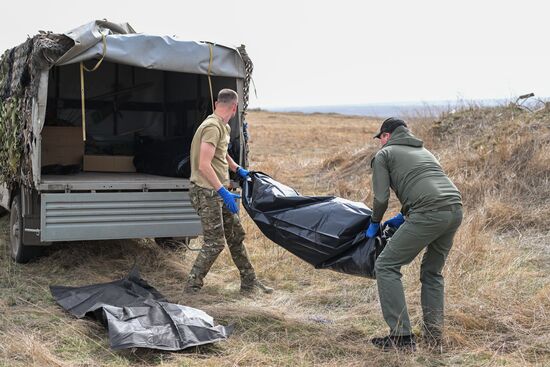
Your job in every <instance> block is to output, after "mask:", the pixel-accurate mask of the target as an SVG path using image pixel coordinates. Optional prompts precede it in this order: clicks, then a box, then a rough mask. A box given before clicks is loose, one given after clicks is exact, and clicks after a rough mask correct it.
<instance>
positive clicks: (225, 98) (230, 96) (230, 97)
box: [218, 88, 239, 104]
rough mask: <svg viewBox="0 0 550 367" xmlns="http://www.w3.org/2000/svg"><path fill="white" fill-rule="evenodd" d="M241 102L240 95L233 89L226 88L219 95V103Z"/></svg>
mask: <svg viewBox="0 0 550 367" xmlns="http://www.w3.org/2000/svg"><path fill="white" fill-rule="evenodd" d="M238 100H239V95H238V94H237V92H235V91H234V90H233V89H229V88H225V89H222V90H220V92H219V93H218V103H223V104H231V103H236V102H237V101H238Z"/></svg>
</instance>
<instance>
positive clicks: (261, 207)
mask: <svg viewBox="0 0 550 367" xmlns="http://www.w3.org/2000/svg"><path fill="white" fill-rule="evenodd" d="M242 200H243V205H244V207H245V209H246V211H247V212H248V214H249V215H250V217H251V218H252V220H254V222H255V223H256V225H257V226H258V227H259V228H260V230H261V231H262V233H263V234H264V235H265V236H266V237H268V238H269V239H270V240H271V241H273V242H275V243H276V244H278V245H279V246H281V247H283V248H285V249H286V250H288V251H290V252H292V253H293V254H294V255H296V256H298V257H299V258H300V259H302V260H304V261H306V262H308V263H310V264H312V265H313V266H315V268H317V269H331V270H335V271H338V272H341V273H346V274H351V275H359V276H364V277H368V278H373V279H374V278H375V271H374V263H375V261H376V258H377V257H378V255H379V254H380V253H381V252H382V250H383V249H384V246H385V244H386V241H387V239H388V238H389V237H391V234H392V233H391V231H390V230H389V229H388V230H384V231H383V234H381V235H379V236H378V237H375V238H371V239H367V238H366V237H365V233H364V231H365V229H366V228H367V227H368V225H369V223H370V216H371V213H372V211H371V210H370V209H369V208H368V207H367V206H365V205H364V204H363V203H358V202H353V201H349V200H346V199H342V198H339V197H334V196H302V195H300V194H299V193H298V192H297V191H296V190H294V189H292V188H290V187H288V186H285V185H283V184H281V183H279V182H277V181H275V180H274V179H273V178H271V177H269V176H268V175H266V174H263V173H261V172H251V174H250V177H249V178H248V179H247V180H245V181H244V182H243V192H242Z"/></svg>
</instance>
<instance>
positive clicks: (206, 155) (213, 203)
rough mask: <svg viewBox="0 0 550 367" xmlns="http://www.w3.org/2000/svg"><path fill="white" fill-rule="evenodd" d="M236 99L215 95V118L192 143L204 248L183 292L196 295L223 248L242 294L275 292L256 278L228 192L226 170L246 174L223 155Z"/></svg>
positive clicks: (193, 191) (228, 93)
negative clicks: (231, 264)
mask: <svg viewBox="0 0 550 367" xmlns="http://www.w3.org/2000/svg"><path fill="white" fill-rule="evenodd" d="M237 106H238V95H237V93H236V92H235V91H233V90H231V89H222V90H221V91H220V92H219V94H218V99H217V101H216V105H215V110H214V113H213V114H212V115H210V116H208V117H207V118H206V120H204V121H203V122H202V124H201V125H200V126H199V128H198V129H197V131H196V132H195V135H194V137H193V141H192V143H191V178H190V181H191V188H190V197H191V203H192V205H193V207H194V208H195V210H196V211H197V213H198V214H199V216H200V218H201V224H202V229H203V237H204V245H203V247H202V249H201V251H200V253H199V255H198V256H197V259H196V260H195V264H194V265H193V268H192V269H191V272H190V273H189V277H188V279H187V284H186V286H185V292H187V293H195V292H198V291H199V290H200V289H201V288H202V286H203V279H204V277H205V276H206V274H207V273H208V271H209V270H210V268H211V267H212V265H213V264H214V262H215V261H216V259H217V257H218V255H219V254H220V253H221V252H222V250H223V248H224V246H225V243H226V242H227V246H228V247H229V251H230V253H231V257H232V259H233V262H234V263H235V265H236V266H237V268H238V269H239V272H240V276H241V292H242V293H244V294H250V293H252V292H254V291H255V290H261V291H263V292H264V293H271V292H273V289H272V288H269V287H266V286H265V285H263V284H262V283H261V282H260V281H259V280H258V279H257V278H256V273H255V272H254V268H253V267H252V264H251V263H250V260H249V258H248V254H247V252H246V248H245V247H244V244H243V240H244V237H245V233H244V229H243V227H242V225H241V222H240V219H239V216H238V215H237V213H238V210H239V207H238V204H237V203H236V201H235V200H236V199H237V198H240V196H239V195H236V194H233V193H231V192H229V191H228V190H227V189H226V186H228V185H229V169H231V171H233V172H236V173H237V174H238V175H239V176H240V177H241V178H246V176H248V171H247V170H245V169H243V168H242V167H239V166H238V165H237V164H236V163H235V162H234V161H233V159H232V158H231V157H230V156H229V154H228V153H227V147H228V144H229V138H230V129H231V128H230V126H229V121H230V120H231V119H232V118H233V117H234V116H235V114H236V112H237Z"/></svg>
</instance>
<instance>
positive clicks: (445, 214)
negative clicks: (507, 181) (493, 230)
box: [375, 205, 462, 339]
mask: <svg viewBox="0 0 550 367" xmlns="http://www.w3.org/2000/svg"><path fill="white" fill-rule="evenodd" d="M443 209H446V210H438V211H428V212H423V213H411V214H410V215H408V216H407V218H406V219H405V222H404V223H403V224H402V225H401V227H399V229H398V230H397V231H396V232H395V234H394V235H393V236H392V238H391V239H390V240H389V241H388V243H387V245H386V247H385V248H384V250H383V251H382V253H381V254H380V256H379V257H378V259H377V260H376V265H375V271H376V280H377V285H378V294H379V297H380V305H381V307H382V314H383V316H384V319H385V320H386V323H387V324H388V325H389V327H390V335H411V334H412V330H411V323H410V320H409V313H408V311H407V303H406V301H405V293H404V291H403V284H402V282H401V277H402V274H401V267H402V266H403V265H407V264H410V263H411V262H412V261H413V260H414V258H415V257H416V256H418V254H419V253H420V252H421V251H422V250H423V249H426V251H425V252H424V256H423V258H422V265H421V267H420V282H421V283H422V290H421V303H422V311H423V319H424V325H423V328H424V333H425V334H426V333H428V334H429V335H428V336H431V337H434V338H436V339H439V338H441V336H442V331H443V315H444V282H443V275H442V274H441V272H442V270H443V266H444V265H445V260H446V259H447V255H448V254H449V251H450V250H451V247H452V245H453V238H454V236H455V233H456V231H457V230H458V227H459V226H460V224H461V223H462V207H461V206H460V205H455V206H450V207H446V208H443Z"/></svg>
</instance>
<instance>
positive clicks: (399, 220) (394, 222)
mask: <svg viewBox="0 0 550 367" xmlns="http://www.w3.org/2000/svg"><path fill="white" fill-rule="evenodd" d="M403 223H405V218H403V214H401V213H399V214H397V215H396V216H395V217H392V218H391V219H388V220H387V221H385V222H384V226H386V225H388V226H390V227H393V228H399V227H400V226H401V225H402V224H403Z"/></svg>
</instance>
